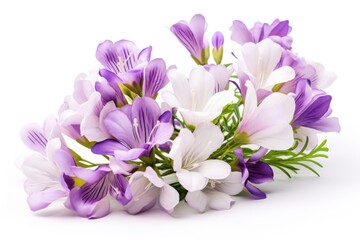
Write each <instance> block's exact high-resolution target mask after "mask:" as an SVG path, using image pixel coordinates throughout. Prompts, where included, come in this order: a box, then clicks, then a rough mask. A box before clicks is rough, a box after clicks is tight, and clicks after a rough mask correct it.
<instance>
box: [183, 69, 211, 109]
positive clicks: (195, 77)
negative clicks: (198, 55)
mask: <svg viewBox="0 0 360 240" xmlns="http://www.w3.org/2000/svg"><path fill="white" fill-rule="evenodd" d="M189 85H190V95H191V100H192V106H191V108H188V109H190V110H193V111H202V110H203V109H204V107H205V106H206V103H207V102H208V101H209V99H210V98H211V97H212V95H213V94H214V92H215V80H214V77H213V76H212V75H211V74H210V73H209V72H208V71H206V70H205V68H204V67H202V66H198V67H196V68H194V69H193V70H192V71H191V73H190V77H189Z"/></svg>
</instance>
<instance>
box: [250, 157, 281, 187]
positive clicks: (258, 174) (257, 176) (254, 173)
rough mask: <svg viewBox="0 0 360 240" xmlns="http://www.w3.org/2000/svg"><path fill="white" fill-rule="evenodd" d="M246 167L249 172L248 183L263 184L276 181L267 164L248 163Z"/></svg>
mask: <svg viewBox="0 0 360 240" xmlns="http://www.w3.org/2000/svg"><path fill="white" fill-rule="evenodd" d="M246 167H247V169H248V171H249V177H248V181H250V182H252V183H255V184H261V183H264V182H271V181H273V180H274V172H273V170H272V168H271V167H270V166H269V165H268V164H267V163H264V162H257V163H255V164H253V163H249V162H247V164H246Z"/></svg>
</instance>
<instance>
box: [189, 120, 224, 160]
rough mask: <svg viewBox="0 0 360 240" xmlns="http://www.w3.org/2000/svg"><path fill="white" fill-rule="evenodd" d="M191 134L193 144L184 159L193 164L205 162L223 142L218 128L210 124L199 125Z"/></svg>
mask: <svg viewBox="0 0 360 240" xmlns="http://www.w3.org/2000/svg"><path fill="white" fill-rule="evenodd" d="M193 134H194V137H195V142H194V144H193V145H192V148H191V151H190V152H188V153H187V154H186V157H185V158H186V159H192V161H193V162H201V161H204V160H206V159H207V158H208V157H209V156H210V154H212V153H213V152H214V151H215V150H217V149H218V148H219V147H220V146H221V144H222V143H223V141H224V136H223V134H222V132H221V130H220V128H219V127H218V126H216V125H214V124H212V123H202V124H200V125H199V126H197V127H196V129H195V131H194V133H193Z"/></svg>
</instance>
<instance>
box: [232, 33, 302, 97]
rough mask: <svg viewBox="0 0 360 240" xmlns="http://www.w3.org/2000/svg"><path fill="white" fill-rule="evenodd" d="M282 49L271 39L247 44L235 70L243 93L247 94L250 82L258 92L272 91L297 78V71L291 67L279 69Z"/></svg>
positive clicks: (235, 65)
mask: <svg viewBox="0 0 360 240" xmlns="http://www.w3.org/2000/svg"><path fill="white" fill-rule="evenodd" d="M282 51H283V50H282V48H281V47H280V46H279V45H278V44H276V43H274V42H273V41H271V40H269V39H265V40H263V41H261V42H259V43H257V44H255V43H246V44H244V45H243V46H242V48H241V53H240V54H239V55H238V56H237V62H235V63H234V69H235V72H236V73H237V75H238V77H239V81H240V88H241V93H242V94H243V95H245V94H246V91H245V89H244V88H245V86H244V84H245V82H246V81H247V80H250V81H251V82H252V84H253V85H254V87H255V89H256V90H260V89H266V90H271V87H272V86H274V85H275V84H278V83H284V82H287V81H289V80H292V79H293V78H294V77H295V71H294V69H292V68H291V67H289V66H283V67H280V68H277V65H278V63H279V61H280V59H281V54H282Z"/></svg>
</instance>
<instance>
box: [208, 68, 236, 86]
mask: <svg viewBox="0 0 360 240" xmlns="http://www.w3.org/2000/svg"><path fill="white" fill-rule="evenodd" d="M209 72H210V73H211V75H212V76H213V77H214V80H215V83H216V84H215V85H216V86H215V89H217V92H219V91H224V90H225V89H226V86H227V85H228V83H229V79H230V75H231V73H232V71H229V70H228V69H227V68H226V67H225V66H224V65H214V66H212V67H211V68H210V70H209Z"/></svg>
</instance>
